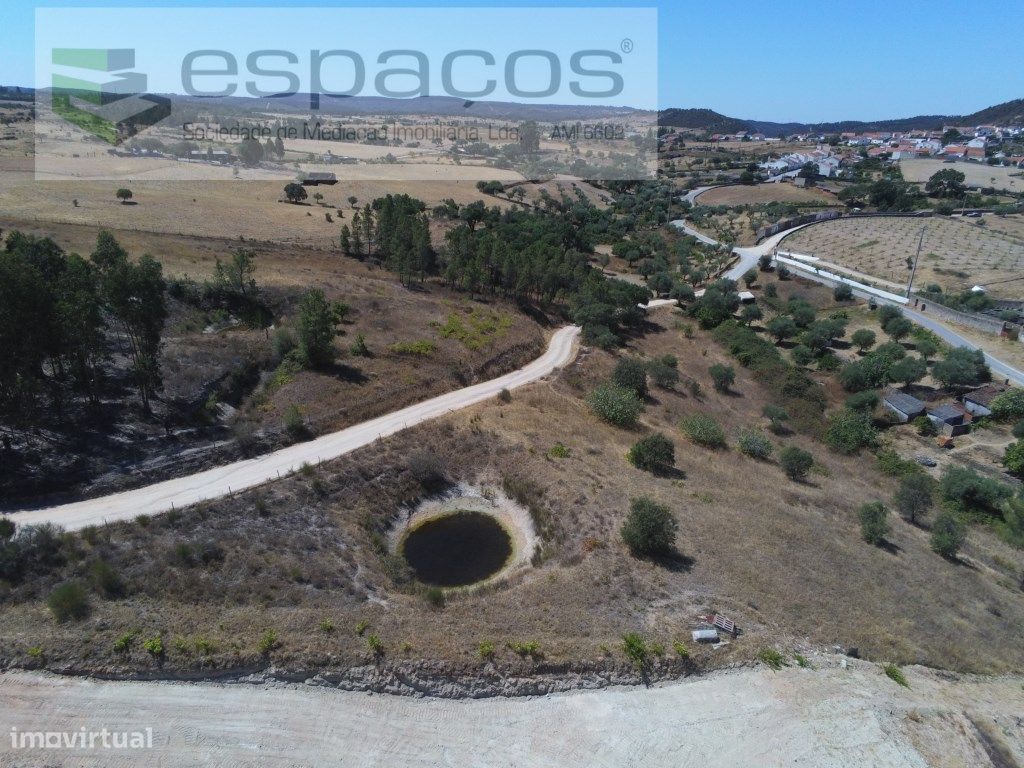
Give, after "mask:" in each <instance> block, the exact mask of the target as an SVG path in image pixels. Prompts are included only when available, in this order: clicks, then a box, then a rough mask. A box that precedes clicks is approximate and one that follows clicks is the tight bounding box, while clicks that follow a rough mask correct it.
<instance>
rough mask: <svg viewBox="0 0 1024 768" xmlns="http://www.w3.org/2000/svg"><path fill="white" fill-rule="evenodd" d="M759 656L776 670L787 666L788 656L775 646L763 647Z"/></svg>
mask: <svg viewBox="0 0 1024 768" xmlns="http://www.w3.org/2000/svg"><path fill="white" fill-rule="evenodd" d="M757 658H759V659H760V660H761V661H762V662H763V663H764V664H765V665H767V666H768V667H770V668H771V669H774V670H775V671H776V672H778V671H779V670H780V669H782V668H783V667H785V666H786V657H785V656H783V655H782V654H781V653H779V652H778V651H776V650H775V649H774V648H762V649H761V650H760V652H759V653H758V654H757Z"/></svg>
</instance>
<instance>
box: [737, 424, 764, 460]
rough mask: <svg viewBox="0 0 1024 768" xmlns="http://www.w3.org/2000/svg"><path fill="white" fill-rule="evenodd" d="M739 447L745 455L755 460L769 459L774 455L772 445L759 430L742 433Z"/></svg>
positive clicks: (746, 430)
mask: <svg viewBox="0 0 1024 768" xmlns="http://www.w3.org/2000/svg"><path fill="white" fill-rule="evenodd" d="M737 445H739V448H740V450H741V451H742V452H743V453H745V454H746V455H747V456H750V457H751V458H754V459H767V458H768V457H769V456H771V455H772V443H771V441H770V440H769V439H768V437H767V436H766V435H765V434H764V432H762V431H761V430H759V429H745V430H743V431H742V432H740V435H739V438H738V439H737Z"/></svg>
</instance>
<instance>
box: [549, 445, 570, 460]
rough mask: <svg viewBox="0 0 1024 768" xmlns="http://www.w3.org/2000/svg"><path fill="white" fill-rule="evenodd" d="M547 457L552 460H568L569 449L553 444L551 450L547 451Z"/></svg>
mask: <svg viewBox="0 0 1024 768" xmlns="http://www.w3.org/2000/svg"><path fill="white" fill-rule="evenodd" d="M548 456H550V457H551V458H553V459H568V458H569V449H568V448H566V447H565V446H564V445H563V444H562V443H555V444H554V445H553V446H551V450H550V451H548Z"/></svg>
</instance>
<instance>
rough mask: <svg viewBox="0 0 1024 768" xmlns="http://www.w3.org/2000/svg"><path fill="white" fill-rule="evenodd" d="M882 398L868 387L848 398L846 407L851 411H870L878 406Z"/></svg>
mask: <svg viewBox="0 0 1024 768" xmlns="http://www.w3.org/2000/svg"><path fill="white" fill-rule="evenodd" d="M880 402H882V399H881V398H880V397H879V396H878V393H877V392H875V391H874V390H873V389H866V390H864V391H863V392H856V393H854V394H852V395H850V396H849V397H848V398H846V407H847V408H849V409H850V410H851V411H860V412H863V413H870V412H871V411H873V410H875V408H877V407H878V404H879V403H880Z"/></svg>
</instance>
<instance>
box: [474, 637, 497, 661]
mask: <svg viewBox="0 0 1024 768" xmlns="http://www.w3.org/2000/svg"><path fill="white" fill-rule="evenodd" d="M477 654H478V655H479V656H480V658H481V659H493V658H494V643H492V642H490V641H488V640H484V641H483V642H482V643H480V645H479V646H477Z"/></svg>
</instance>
